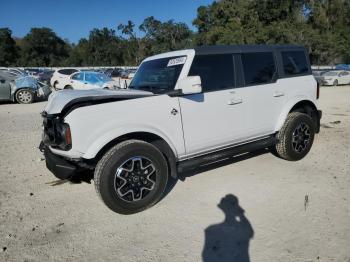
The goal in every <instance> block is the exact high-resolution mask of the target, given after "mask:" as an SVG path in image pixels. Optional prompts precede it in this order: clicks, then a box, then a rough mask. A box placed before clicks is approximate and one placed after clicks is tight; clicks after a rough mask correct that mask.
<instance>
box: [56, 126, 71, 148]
mask: <svg viewBox="0 0 350 262" xmlns="http://www.w3.org/2000/svg"><path fill="white" fill-rule="evenodd" d="M55 133H56V139H55V140H56V145H57V147H59V148H60V149H62V150H69V149H71V148H72V134H71V131H70V127H69V125H68V124H66V123H64V124H58V125H57V126H56V132H55Z"/></svg>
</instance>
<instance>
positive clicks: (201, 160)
mask: <svg viewBox="0 0 350 262" xmlns="http://www.w3.org/2000/svg"><path fill="white" fill-rule="evenodd" d="M276 142H277V139H276V137H275V136H274V135H273V136H270V137H267V138H264V139H261V140H257V141H254V142H250V143H247V144H243V145H239V146H234V147H230V148H225V149H223V150H221V151H216V152H214V153H209V154H205V155H201V156H198V157H194V158H190V159H186V160H183V161H181V162H179V163H178V165H177V170H178V172H184V171H186V170H190V169H193V168H196V167H198V166H201V165H204V164H209V163H212V162H215V161H219V160H222V159H225V158H228V157H234V156H236V155H240V154H243V153H249V152H253V151H256V150H259V149H263V148H268V147H271V146H273V145H275V144H276Z"/></svg>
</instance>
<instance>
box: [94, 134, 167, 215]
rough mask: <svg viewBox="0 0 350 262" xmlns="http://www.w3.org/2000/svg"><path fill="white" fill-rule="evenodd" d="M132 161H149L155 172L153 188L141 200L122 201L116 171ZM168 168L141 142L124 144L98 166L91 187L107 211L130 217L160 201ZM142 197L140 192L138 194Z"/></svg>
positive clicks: (159, 154)
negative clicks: (118, 191) (117, 187)
mask: <svg viewBox="0 0 350 262" xmlns="http://www.w3.org/2000/svg"><path fill="white" fill-rule="evenodd" d="M134 157H145V158H147V159H149V160H150V161H151V162H152V164H153V165H154V167H155V169H156V174H155V175H156V180H155V184H154V188H153V190H152V191H150V192H149V193H148V194H147V195H146V196H145V197H144V198H142V199H141V200H137V201H134V202H127V201H125V200H124V199H123V198H122V197H121V196H120V195H119V194H118V193H117V190H116V186H115V185H116V184H115V183H116V182H115V181H116V179H117V174H116V173H117V169H118V167H120V166H121V165H123V163H125V161H128V159H130V158H134ZM168 176H169V174H168V166H167V162H166V159H165V158H164V156H163V154H162V152H161V151H160V150H159V149H158V148H157V147H155V146H154V145H152V144H150V143H147V142H144V141H141V140H134V139H133V140H127V141H124V142H121V143H119V144H117V145H115V146H114V147H112V148H111V149H110V150H109V151H107V153H105V155H104V156H103V157H102V158H101V160H100V161H99V162H98V164H97V166H96V169H95V173H94V183H95V188H96V191H97V193H98V195H99V196H100V197H101V199H102V201H103V202H104V203H105V204H106V206H107V207H108V208H110V209H111V210H113V211H114V212H116V213H119V214H133V213H137V212H140V211H143V210H145V209H147V208H150V207H151V206H153V205H154V204H156V203H157V202H158V201H159V200H160V199H161V197H162V195H163V193H164V191H165V189H166V186H167V182H168ZM141 194H142V191H141Z"/></svg>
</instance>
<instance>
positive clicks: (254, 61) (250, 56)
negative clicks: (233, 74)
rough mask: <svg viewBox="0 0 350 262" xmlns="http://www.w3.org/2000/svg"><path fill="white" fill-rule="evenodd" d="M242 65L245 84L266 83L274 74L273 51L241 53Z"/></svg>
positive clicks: (271, 79)
mask: <svg viewBox="0 0 350 262" xmlns="http://www.w3.org/2000/svg"><path fill="white" fill-rule="evenodd" d="M241 57H242V65H243V72H244V79H245V84H246V85H259V84H267V83H271V82H272V81H273V77H274V75H275V74H276V66H275V60H274V57H273V53H270V52H261V53H245V54H244V53H243V54H242V55H241Z"/></svg>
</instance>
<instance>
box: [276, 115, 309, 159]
mask: <svg viewBox="0 0 350 262" xmlns="http://www.w3.org/2000/svg"><path fill="white" fill-rule="evenodd" d="M314 136H315V126H314V123H313V121H312V119H311V117H310V116H309V115H307V114H304V113H300V112H292V113H290V114H289V115H288V117H287V120H286V122H285V123H284V125H283V127H282V128H281V130H280V131H279V133H278V134H277V140H278V142H277V144H276V147H275V152H276V153H277V155H278V156H279V157H281V158H283V159H286V160H289V161H297V160H300V159H302V158H304V157H305V156H306V155H307V153H309V151H310V149H311V146H312V144H313V141H314Z"/></svg>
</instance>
